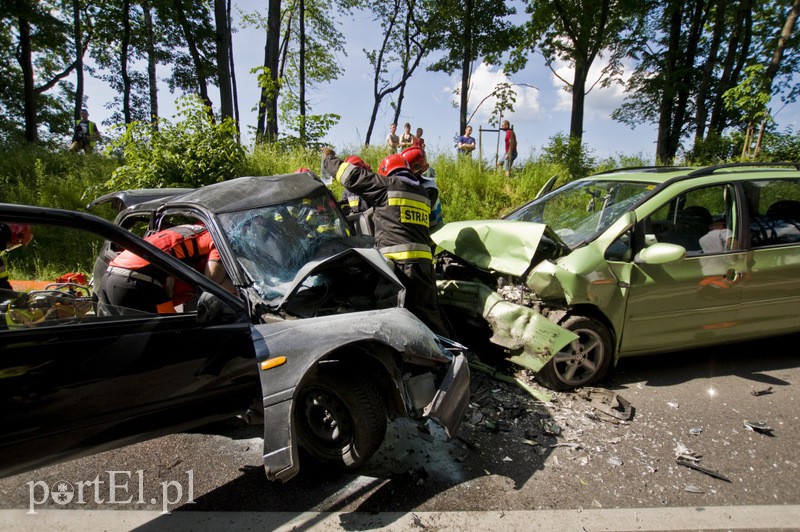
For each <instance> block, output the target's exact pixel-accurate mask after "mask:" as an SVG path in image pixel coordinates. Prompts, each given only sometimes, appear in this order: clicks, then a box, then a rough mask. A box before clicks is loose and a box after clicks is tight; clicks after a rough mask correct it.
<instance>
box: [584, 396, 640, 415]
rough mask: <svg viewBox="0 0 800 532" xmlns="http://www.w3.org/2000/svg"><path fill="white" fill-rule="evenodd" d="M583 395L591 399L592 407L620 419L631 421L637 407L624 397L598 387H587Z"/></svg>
mask: <svg viewBox="0 0 800 532" xmlns="http://www.w3.org/2000/svg"><path fill="white" fill-rule="evenodd" d="M581 396H582V397H583V398H584V399H586V400H587V401H589V402H590V403H591V405H592V408H594V409H595V410H597V411H598V412H602V413H603V414H606V415H608V416H611V417H613V418H615V419H618V420H620V421H630V420H631V419H633V414H634V412H635V411H636V409H635V408H634V407H633V406H631V403H630V401H628V400H627V399H625V398H624V397H622V396H620V395H618V394H615V393H613V392H610V391H608V390H601V389H598V388H586V389H584V390H583V391H582V392H581Z"/></svg>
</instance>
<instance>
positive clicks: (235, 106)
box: [227, 0, 242, 143]
mask: <svg viewBox="0 0 800 532" xmlns="http://www.w3.org/2000/svg"><path fill="white" fill-rule="evenodd" d="M227 12H228V29H229V30H230V21H231V0H228V7H227ZM228 51H229V52H230V53H229V59H230V69H231V91H232V93H233V119H234V120H236V132H237V133H236V141H237V142H240V143H241V141H242V139H241V138H240V134H241V129H240V128H239V91H238V90H237V88H236V68H235V65H234V64H233V32H232V31H228Z"/></svg>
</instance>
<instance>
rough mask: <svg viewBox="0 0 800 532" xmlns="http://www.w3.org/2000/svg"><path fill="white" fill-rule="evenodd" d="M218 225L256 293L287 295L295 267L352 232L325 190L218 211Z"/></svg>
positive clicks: (269, 296) (274, 295)
mask: <svg viewBox="0 0 800 532" xmlns="http://www.w3.org/2000/svg"><path fill="white" fill-rule="evenodd" d="M219 219H220V221H221V225H222V229H223V231H224V232H225V234H226V235H227V237H228V241H229V242H230V244H231V248H232V250H233V252H234V254H235V255H236V258H237V259H238V261H239V263H240V264H241V265H242V268H243V269H244V270H245V272H247V275H248V276H249V277H250V279H251V280H252V281H253V286H254V287H255V288H256V290H257V291H258V293H259V295H261V297H263V298H264V299H265V300H267V301H270V300H274V299H277V298H279V297H282V296H283V295H285V292H286V290H288V289H289V286H290V283H291V281H292V279H294V277H295V275H297V272H298V270H300V268H302V267H303V265H305V264H306V263H308V262H309V261H310V260H311V259H313V258H314V256H315V255H316V253H317V251H318V250H319V249H320V247H321V246H322V245H323V244H325V243H326V242H330V241H331V240H338V239H341V238H343V237H346V236H348V235H349V234H350V230H349V228H348V225H347V221H346V220H345V218H344V216H343V215H342V212H341V211H340V210H339V208H338V207H337V206H336V203H335V202H334V201H333V199H332V198H330V197H329V196H328V195H326V194H320V195H318V196H314V197H311V198H301V199H297V200H293V201H291V202H287V203H281V204H278V205H271V206H267V207H261V208H258V209H252V210H247V211H240V212H234V213H226V214H221V215H220V216H219Z"/></svg>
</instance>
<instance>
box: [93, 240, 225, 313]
mask: <svg viewBox="0 0 800 532" xmlns="http://www.w3.org/2000/svg"><path fill="white" fill-rule="evenodd" d="M145 240H147V241H148V242H150V243H151V244H153V245H154V246H155V247H157V248H158V249H160V250H162V251H166V252H167V253H169V254H170V255H172V256H173V257H175V258H176V259H179V260H180V261H182V262H184V263H186V264H189V265H190V266H192V267H193V268H194V269H196V270H197V271H201V272H203V273H204V274H205V275H206V277H208V278H209V279H211V280H212V281H214V282H216V283H218V284H220V285H222V287H223V288H225V289H226V290H228V291H229V292H231V293H235V290H234V287H233V283H231V281H230V279H228V276H227V273H226V272H225V268H224V267H223V266H222V262H221V260H220V256H219V252H218V251H217V248H216V246H215V245H214V241H213V239H212V238H211V234H210V233H209V232H208V229H207V228H206V227H205V226H203V225H200V224H195V225H188V224H187V225H177V226H175V227H170V228H169V229H164V230H163V231H159V232H157V233H154V234H152V235H150V236H148V237H146V238H145ZM181 284H182V283H176V280H175V279H174V278H172V277H168V276H167V275H166V274H165V273H164V271H163V270H161V269H160V268H158V267H156V266H153V265H152V264H150V263H149V262H148V261H147V260H145V259H143V258H141V257H139V256H138V255H136V254H135V253H133V252H132V251H128V250H126V251H123V252H122V253H120V254H119V255H117V257H116V258H114V260H112V261H111V262H110V263H109V265H108V269H107V270H106V272H105V274H104V275H103V279H102V282H101V285H100V286H101V288H100V290H99V294H98V297H99V298H100V301H101V302H103V303H104V304H106V305H110V306H111V307H112V309H109V311H111V312H113V311H114V310H113V309H115V308H119V307H121V308H126V309H136V310H141V311H144V312H150V313H156V312H157V313H159V314H173V313H175V312H176V310H175V306H176V305H179V304H182V303H184V302H186V301H188V299H189V298H190V297H191V295H193V291H192V290H191V287H181ZM187 288H188V290H187Z"/></svg>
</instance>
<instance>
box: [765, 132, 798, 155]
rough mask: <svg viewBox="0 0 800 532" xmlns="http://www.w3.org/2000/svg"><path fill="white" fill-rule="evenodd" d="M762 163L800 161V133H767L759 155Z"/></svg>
mask: <svg viewBox="0 0 800 532" xmlns="http://www.w3.org/2000/svg"><path fill="white" fill-rule="evenodd" d="M759 159H760V160H762V161H800V133H793V132H792V131H791V130H789V131H787V132H786V133H767V134H766V135H765V136H764V143H763V147H762V150H761V154H760V155H759Z"/></svg>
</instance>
